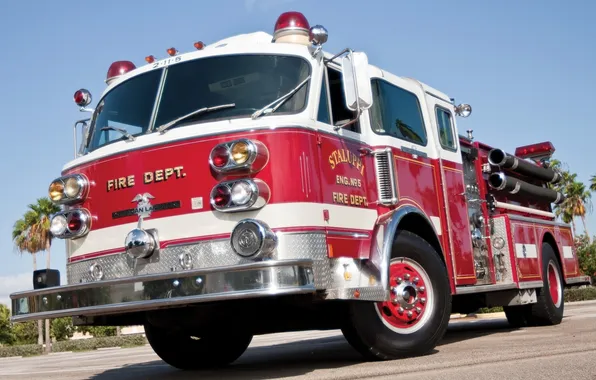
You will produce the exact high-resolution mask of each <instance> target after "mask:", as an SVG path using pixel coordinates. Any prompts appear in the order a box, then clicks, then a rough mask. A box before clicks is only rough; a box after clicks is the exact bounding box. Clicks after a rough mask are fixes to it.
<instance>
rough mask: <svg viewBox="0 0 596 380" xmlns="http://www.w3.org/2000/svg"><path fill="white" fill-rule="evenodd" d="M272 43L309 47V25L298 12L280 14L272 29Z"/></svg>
mask: <svg viewBox="0 0 596 380" xmlns="http://www.w3.org/2000/svg"><path fill="white" fill-rule="evenodd" d="M273 42H276V43H280V42H281V43H295V44H303V45H310V25H309V23H308V20H307V19H306V17H305V16H304V15H303V14H302V13H300V12H285V13H282V14H281V15H280V16H279V17H278V19H277V22H276V23H275V27H274V29H273Z"/></svg>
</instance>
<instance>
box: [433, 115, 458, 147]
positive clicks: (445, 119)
mask: <svg viewBox="0 0 596 380" xmlns="http://www.w3.org/2000/svg"><path fill="white" fill-rule="evenodd" d="M436 114H437V128H438V129H439V141H440V142H441V146H442V147H443V148H445V149H448V150H456V149H457V147H456V145H455V139H454V138H453V125H452V123H451V114H450V113H449V112H448V111H447V110H445V109H443V108H440V107H437V109H436Z"/></svg>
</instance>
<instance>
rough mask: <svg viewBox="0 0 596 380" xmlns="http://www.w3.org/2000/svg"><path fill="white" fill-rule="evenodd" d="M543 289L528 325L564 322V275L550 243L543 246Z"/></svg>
mask: <svg viewBox="0 0 596 380" xmlns="http://www.w3.org/2000/svg"><path fill="white" fill-rule="evenodd" d="M542 273H543V275H542V278H543V285H542V288H540V289H538V290H537V293H538V294H537V298H538V302H537V303H535V304H533V305H532V307H531V311H530V313H529V315H528V317H527V319H528V324H530V325H536V326H547V325H558V324H559V323H561V321H562V320H563V312H564V311H565V302H564V300H563V274H562V272H561V267H560V266H559V262H558V260H557V257H556V256H555V251H554V249H553V248H552V247H551V245H550V244H548V243H543V245H542Z"/></svg>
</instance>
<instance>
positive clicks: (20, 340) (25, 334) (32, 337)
mask: <svg viewBox="0 0 596 380" xmlns="http://www.w3.org/2000/svg"><path fill="white" fill-rule="evenodd" d="M43 325H45V324H43ZM43 328H44V329H45V327H43ZM12 330H13V331H14V334H15V336H16V342H15V344H17V345H23V344H25V345H26V344H37V334H38V333H37V321H27V322H19V323H13V325H12Z"/></svg>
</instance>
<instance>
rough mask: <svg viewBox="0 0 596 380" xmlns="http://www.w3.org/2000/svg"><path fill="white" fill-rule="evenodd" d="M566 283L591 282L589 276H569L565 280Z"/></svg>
mask: <svg viewBox="0 0 596 380" xmlns="http://www.w3.org/2000/svg"><path fill="white" fill-rule="evenodd" d="M565 283H567V284H592V279H591V278H590V276H579V277H570V278H567V279H566V280H565Z"/></svg>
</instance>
